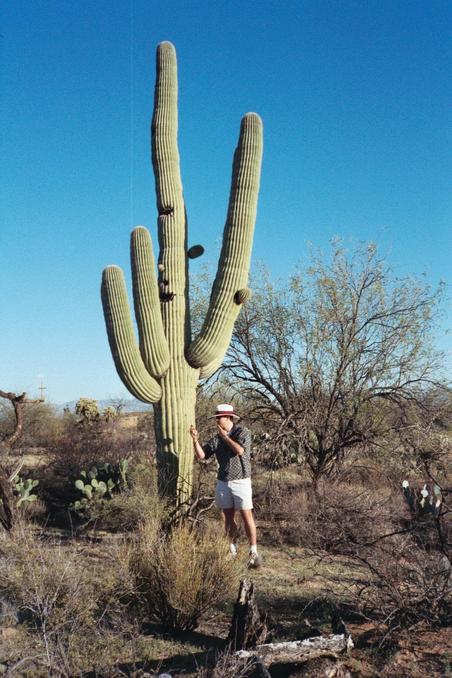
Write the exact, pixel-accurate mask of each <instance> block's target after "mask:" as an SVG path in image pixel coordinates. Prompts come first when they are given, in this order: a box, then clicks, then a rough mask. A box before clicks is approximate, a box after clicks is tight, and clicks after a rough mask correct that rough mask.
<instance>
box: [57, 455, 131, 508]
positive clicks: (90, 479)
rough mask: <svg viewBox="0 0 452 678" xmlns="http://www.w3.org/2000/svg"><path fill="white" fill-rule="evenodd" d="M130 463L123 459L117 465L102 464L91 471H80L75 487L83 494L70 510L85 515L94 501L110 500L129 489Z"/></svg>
mask: <svg viewBox="0 0 452 678" xmlns="http://www.w3.org/2000/svg"><path fill="white" fill-rule="evenodd" d="M128 466H129V462H128V460H127V459H121V460H120V461H119V462H118V463H117V464H115V465H113V464H109V463H105V464H104V463H102V464H98V465H97V466H92V467H91V468H90V470H89V471H80V478H78V479H77V480H76V481H75V483H74V485H75V487H76V488H77V490H79V492H81V493H82V495H83V496H82V497H81V498H80V499H77V500H76V501H75V502H74V503H73V504H71V506H70V508H71V509H73V510H74V511H76V512H77V513H83V512H84V511H85V510H86V509H87V508H89V505H90V503H91V502H92V501H97V500H99V499H110V498H111V497H112V496H113V493H114V492H118V491H121V490H124V489H126V488H127V485H128V482H127V469H128Z"/></svg>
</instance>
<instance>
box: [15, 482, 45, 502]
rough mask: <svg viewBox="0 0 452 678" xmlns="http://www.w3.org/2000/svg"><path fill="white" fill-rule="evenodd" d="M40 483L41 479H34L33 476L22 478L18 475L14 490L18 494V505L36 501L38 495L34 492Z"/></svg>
mask: <svg viewBox="0 0 452 678" xmlns="http://www.w3.org/2000/svg"><path fill="white" fill-rule="evenodd" d="M38 485H39V480H32V479H31V478H27V479H24V478H21V477H20V476H16V478H15V479H14V488H13V492H14V494H15V495H16V496H17V501H16V506H18V507H19V506H22V504H25V503H31V502H33V501H36V499H37V498H38V496H37V495H36V494H34V493H33V490H34V489H35V487H37V486H38Z"/></svg>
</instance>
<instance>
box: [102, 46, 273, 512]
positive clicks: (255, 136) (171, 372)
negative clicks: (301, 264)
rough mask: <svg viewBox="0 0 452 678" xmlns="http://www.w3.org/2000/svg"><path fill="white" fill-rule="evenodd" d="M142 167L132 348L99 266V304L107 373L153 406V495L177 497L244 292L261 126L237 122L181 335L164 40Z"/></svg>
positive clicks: (125, 309) (182, 233) (169, 61)
mask: <svg viewBox="0 0 452 678" xmlns="http://www.w3.org/2000/svg"><path fill="white" fill-rule="evenodd" d="M151 137H152V163H153V168H154V174H155V185H156V194H157V208H158V215H159V216H158V240H159V246H160V251H159V256H158V266H157V271H158V272H157V273H156V271H155V264H154V257H153V252H152V243H151V237H150V234H149V232H148V231H147V230H146V229H145V228H143V227H141V226H140V227H138V228H136V229H135V230H134V231H133V232H132V237H131V266H132V278H133V297H134V306H135V316H136V320H137V326H138V333H139V343H138V344H137V342H136V339H135V334H134V330H133V325H132V319H131V314H130V310H129V303H128V298H127V291H126V286H125V282H124V276H123V273H122V271H121V269H120V268H118V267H117V266H108V267H107V268H106V269H105V270H104V273H103V278H102V301H103V307H104V315H105V321H106V326H107V333H108V338H109V342H110V347H111V351H112V354H113V358H114V361H115V365H116V369H117V371H118V374H119V376H120V377H121V379H122V381H123V382H124V384H125V385H126V387H127V388H128V389H129V391H130V392H131V393H132V394H133V395H134V396H135V397H136V398H138V399H140V400H142V401H144V402H147V403H153V405H154V427H155V434H156V442H157V464H158V470H159V484H160V490H161V491H163V492H165V493H166V494H169V495H171V496H174V497H175V498H176V500H177V502H178V503H181V502H183V501H185V500H186V499H187V498H188V496H189V494H190V490H191V479H192V469H193V449H192V442H191V438H190V435H189V427H190V424H192V423H194V421H195V397H196V387H197V383H198V380H199V378H205V377H208V376H209V375H211V374H213V372H215V371H216V369H218V367H219V365H220V364H221V362H222V360H223V357H224V354H225V352H226V350H227V347H228V345H229V341H230V338H231V335H232V330H233V325H234V321H235V319H236V317H237V315H238V313H239V311H240V308H241V306H242V305H243V304H244V303H245V301H246V300H247V299H248V297H249V295H250V291H249V290H248V288H247V282H248V271H249V264H250V256H251V246H252V238H253V231H254V222H255V218H256V205H257V195H258V191H259V180H260V166H261V158H262V123H261V120H260V118H259V116H257V115H256V114H255V113H248V114H247V115H245V116H244V118H243V119H242V123H241V128H240V136H239V141H238V145H237V148H236V151H235V155H234V163H233V172H232V186H231V193H230V200H229V208H228V214H227V219H226V225H225V228H224V234H223V245H222V249H221V254H220V260H219V264H218V271H217V274H216V278H215V281H214V284H213V287H212V293H211V297H210V303H209V308H208V310H207V314H206V318H205V320H204V323H203V325H202V328H201V330H200V332H199V334H198V336H196V337H195V338H192V336H191V325H190V308H189V296H188V289H189V285H188V262H189V259H191V258H195V257H197V256H199V255H200V254H202V252H203V248H202V247H201V246H200V245H195V246H192V247H188V244H187V220H186V212H185V207H184V200H183V194H182V183H181V177H180V170H179V152H178V146H177V66H176V53H175V49H174V47H173V45H172V44H170V43H168V42H164V43H161V44H160V45H159V46H158V48H157V78H156V85H155V100H154V114H153V119H152V129H151Z"/></svg>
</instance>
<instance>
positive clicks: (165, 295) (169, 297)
mask: <svg viewBox="0 0 452 678" xmlns="http://www.w3.org/2000/svg"><path fill="white" fill-rule="evenodd" d="M174 297H175V294H174V292H160V301H163V302H167V301H173V299H174Z"/></svg>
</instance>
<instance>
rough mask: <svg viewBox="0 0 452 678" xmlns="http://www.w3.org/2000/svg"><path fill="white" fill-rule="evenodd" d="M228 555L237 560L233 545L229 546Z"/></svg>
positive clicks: (235, 549)
mask: <svg viewBox="0 0 452 678" xmlns="http://www.w3.org/2000/svg"><path fill="white" fill-rule="evenodd" d="M229 553H230V554H231V558H233V559H234V558H237V547H236V546H235V544H229Z"/></svg>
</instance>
